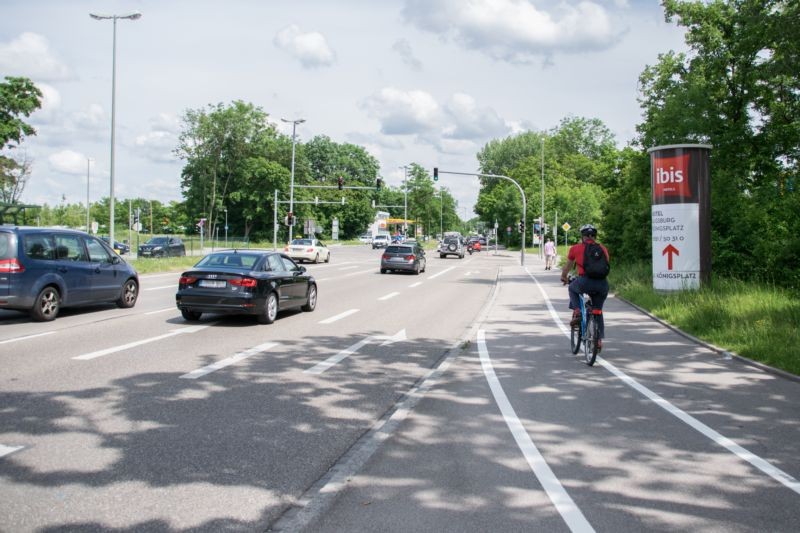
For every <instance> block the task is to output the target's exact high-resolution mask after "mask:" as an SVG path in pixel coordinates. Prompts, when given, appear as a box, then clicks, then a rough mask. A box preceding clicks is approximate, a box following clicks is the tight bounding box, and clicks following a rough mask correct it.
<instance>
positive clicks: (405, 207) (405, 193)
mask: <svg viewBox="0 0 800 533" xmlns="http://www.w3.org/2000/svg"><path fill="white" fill-rule="evenodd" d="M400 168H402V169H403V236H407V233H408V226H407V224H408V185H407V184H406V180H407V179H408V165H403V166H402V167H400Z"/></svg>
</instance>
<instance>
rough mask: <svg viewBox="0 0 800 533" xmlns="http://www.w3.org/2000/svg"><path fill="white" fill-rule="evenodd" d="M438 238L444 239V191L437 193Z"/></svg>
mask: <svg viewBox="0 0 800 533" xmlns="http://www.w3.org/2000/svg"><path fill="white" fill-rule="evenodd" d="M439 238H440V239H443V238H444V191H441V190H440V191H439Z"/></svg>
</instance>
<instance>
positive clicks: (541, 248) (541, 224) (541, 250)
mask: <svg viewBox="0 0 800 533" xmlns="http://www.w3.org/2000/svg"><path fill="white" fill-rule="evenodd" d="M531 239H533V237H531ZM523 241H524V239H523ZM539 257H544V135H542V219H541V220H540V221H539Z"/></svg>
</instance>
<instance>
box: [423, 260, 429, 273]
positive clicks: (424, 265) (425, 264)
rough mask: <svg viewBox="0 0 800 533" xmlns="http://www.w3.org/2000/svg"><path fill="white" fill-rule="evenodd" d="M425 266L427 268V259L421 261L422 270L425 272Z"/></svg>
mask: <svg viewBox="0 0 800 533" xmlns="http://www.w3.org/2000/svg"><path fill="white" fill-rule="evenodd" d="M426 268H428V262H427V261H425V262H424V263H422V271H423V272H425V269H426Z"/></svg>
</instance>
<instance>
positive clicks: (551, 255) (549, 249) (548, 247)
mask: <svg viewBox="0 0 800 533" xmlns="http://www.w3.org/2000/svg"><path fill="white" fill-rule="evenodd" d="M555 260H556V245H555V244H554V243H553V240H552V239H551V238H550V237H548V238H547V242H546V243H545V245H544V269H545V270H553V263H554V262H555Z"/></svg>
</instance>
